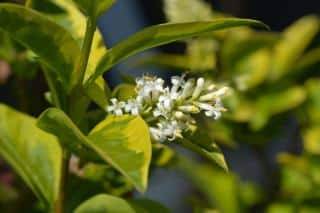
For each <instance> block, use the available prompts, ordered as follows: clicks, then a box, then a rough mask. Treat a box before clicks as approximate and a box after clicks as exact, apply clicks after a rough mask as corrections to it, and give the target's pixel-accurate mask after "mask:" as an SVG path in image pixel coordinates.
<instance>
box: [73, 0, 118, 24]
mask: <svg viewBox="0 0 320 213" xmlns="http://www.w3.org/2000/svg"><path fill="white" fill-rule="evenodd" d="M73 1H74V2H75V3H76V4H77V5H78V7H79V8H80V9H81V11H82V12H83V13H84V14H85V15H86V16H90V17H91V18H93V19H94V20H97V19H98V18H99V17H100V16H101V15H102V14H103V13H104V12H105V11H107V10H108V9H109V8H110V7H111V6H112V5H113V4H114V3H115V2H116V0H73Z"/></svg>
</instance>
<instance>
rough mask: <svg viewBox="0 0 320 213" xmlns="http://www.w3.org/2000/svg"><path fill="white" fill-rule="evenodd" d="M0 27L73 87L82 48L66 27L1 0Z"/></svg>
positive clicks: (61, 79)
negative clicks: (75, 67) (72, 83)
mask: <svg viewBox="0 0 320 213" xmlns="http://www.w3.org/2000/svg"><path fill="white" fill-rule="evenodd" d="M0 29H2V30H4V31H6V32H8V33H10V35H11V36H12V38H14V39H16V40H17V41H19V42H21V44H23V45H24V46H25V47H27V48H29V49H30V50H32V51H33V52H34V53H35V54H37V55H38V56H39V59H40V61H41V62H42V63H44V64H46V65H47V66H48V67H50V70H52V71H54V72H55V73H56V75H57V77H58V78H59V80H60V81H61V82H62V83H63V85H64V88H65V89H70V87H71V84H70V83H71V82H70V80H71V75H72V72H73V70H74V65H75V63H76V61H77V60H78V54H79V51H80V49H79V47H78V45H77V43H76V42H75V40H74V39H73V38H72V36H71V35H70V34H69V33H68V32H67V31H66V30H64V29H63V28H62V27H60V26H59V25H57V24H55V23H54V22H53V21H51V20H49V19H48V18H46V17H45V16H43V15H42V14H40V13H38V12H35V11H33V10H31V9H28V8H25V7H23V6H18V5H15V4H6V3H4V4H0ZM61 44H63V45H61Z"/></svg>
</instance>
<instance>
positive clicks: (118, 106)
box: [107, 98, 125, 116]
mask: <svg viewBox="0 0 320 213" xmlns="http://www.w3.org/2000/svg"><path fill="white" fill-rule="evenodd" d="M110 101H111V103H112V105H110V106H108V107H107V111H108V112H111V113H114V114H115V115H117V116H120V115H123V111H122V109H123V108H124V107H125V103H124V102H123V101H120V102H118V100H117V99H116V98H112V99H111V100H110Z"/></svg>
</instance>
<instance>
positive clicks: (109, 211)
mask: <svg viewBox="0 0 320 213" xmlns="http://www.w3.org/2000/svg"><path fill="white" fill-rule="evenodd" d="M117 212H118V213H136V212H135V210H134V209H133V208H132V207H131V206H130V205H129V203H128V202H127V201H125V200H123V199H121V198H118V197H114V196H111V195H107V194H100V195H96V196H94V197H92V198H90V199H89V200H87V201H85V202H84V203H82V204H81V205H80V206H79V207H78V208H77V209H76V210H75V211H74V213H117Z"/></svg>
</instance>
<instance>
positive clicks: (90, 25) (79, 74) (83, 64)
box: [74, 17, 96, 85]
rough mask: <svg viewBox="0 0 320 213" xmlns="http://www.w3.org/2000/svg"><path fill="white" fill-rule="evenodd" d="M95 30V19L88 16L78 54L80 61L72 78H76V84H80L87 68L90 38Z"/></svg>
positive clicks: (90, 44) (91, 38)
mask: <svg viewBox="0 0 320 213" xmlns="http://www.w3.org/2000/svg"><path fill="white" fill-rule="evenodd" d="M95 31H96V21H95V20H93V19H92V18H90V17H88V19H87V26H86V34H85V37H84V41H83V45H82V49H81V55H80V61H79V66H78V69H77V70H76V72H75V75H76V76H74V79H76V82H75V83H76V84H80V85H81V84H82V82H83V79H84V76H85V72H86V69H87V65H88V61H89V56H90V51H91V46H92V40H93V36H94V33H95Z"/></svg>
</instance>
